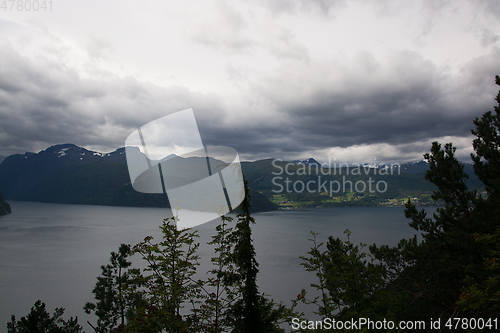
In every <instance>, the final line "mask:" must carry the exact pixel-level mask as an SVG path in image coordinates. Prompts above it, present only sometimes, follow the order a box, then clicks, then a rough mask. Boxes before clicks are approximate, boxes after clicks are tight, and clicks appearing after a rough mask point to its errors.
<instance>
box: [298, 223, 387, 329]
mask: <svg viewBox="0 0 500 333" xmlns="http://www.w3.org/2000/svg"><path fill="white" fill-rule="evenodd" d="M344 233H345V234H346V235H347V241H342V240H341V239H340V238H333V237H331V236H330V237H329V238H328V242H327V243H326V250H323V245H324V244H323V243H318V242H317V235H318V234H316V233H313V232H312V235H313V238H312V239H310V241H311V242H312V243H313V246H312V248H311V251H309V252H308V254H309V256H307V257H301V259H302V260H303V263H302V265H303V266H304V267H305V268H306V270H307V271H310V272H315V273H316V276H317V277H318V282H319V283H312V284H311V287H313V288H314V289H316V290H317V291H319V292H320V296H317V297H315V298H314V299H308V298H307V292H306V290H302V292H301V293H300V294H299V295H298V296H297V301H302V302H303V303H305V304H314V305H315V306H317V308H318V310H317V311H315V313H316V314H318V315H319V316H320V317H321V318H323V319H325V318H335V319H336V320H349V319H350V318H361V317H363V318H367V317H369V318H371V319H378V317H379V316H378V315H379V314H378V313H377V311H376V310H377V304H376V302H377V301H379V299H378V298H379V295H378V294H379V293H380V290H381V288H383V287H384V282H385V280H384V277H385V272H384V270H383V267H382V266H380V265H378V264H375V263H374V262H373V258H372V257H371V256H370V255H369V254H368V253H366V252H364V251H363V249H364V247H365V246H366V245H364V244H360V245H356V246H355V245H354V244H353V243H351V241H350V239H349V238H350V235H351V232H350V231H349V230H346V231H345V232H344ZM386 314H387V313H386V312H385V311H383V313H382V314H381V315H382V317H383V318H388V317H387V315H386Z"/></svg>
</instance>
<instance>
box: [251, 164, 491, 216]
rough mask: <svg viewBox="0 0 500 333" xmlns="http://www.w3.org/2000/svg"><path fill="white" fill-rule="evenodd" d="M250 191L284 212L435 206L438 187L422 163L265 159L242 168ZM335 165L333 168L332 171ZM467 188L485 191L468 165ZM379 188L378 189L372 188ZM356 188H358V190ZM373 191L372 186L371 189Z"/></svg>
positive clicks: (466, 167)
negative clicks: (410, 203)
mask: <svg viewBox="0 0 500 333" xmlns="http://www.w3.org/2000/svg"><path fill="white" fill-rule="evenodd" d="M241 166H242V169H243V172H244V174H245V178H246V179H247V181H248V184H249V186H251V187H252V188H254V189H256V190H258V191H260V192H261V193H262V194H264V195H265V196H267V197H268V198H270V199H271V200H273V201H274V202H276V203H278V204H279V205H280V206H281V207H282V208H292V207H295V208H296V207H318V206H319V207H337V206H342V207H344V206H378V205H382V206H384V205H389V206H394V205H399V206H401V205H403V204H404V203H405V202H406V201H407V199H408V198H409V197H410V198H412V200H414V201H415V202H417V203H418V204H421V205H434V204H439V203H435V202H433V200H432V198H431V194H432V192H433V191H435V190H436V189H437V188H436V186H435V185H434V184H432V183H430V182H428V181H427V180H426V179H425V173H426V171H427V170H428V164H427V163H426V162H425V161H420V162H410V163H404V164H402V165H400V166H399V167H398V165H371V164H367V165H355V164H351V165H350V166H348V164H346V163H345V164H341V166H342V167H341V168H340V167H338V166H339V164H335V165H334V164H333V163H332V168H331V169H329V168H317V167H316V166H315V165H313V164H309V165H307V164H305V163H300V164H297V163H293V162H287V161H281V160H273V159H266V160H260V161H255V162H242V163H241ZM335 166H337V168H334V167H335ZM463 166H464V171H465V172H466V173H467V174H468V175H469V179H468V180H467V181H466V184H467V186H468V187H469V188H470V189H476V190H478V191H479V192H481V191H484V185H483V184H482V183H481V181H480V180H479V179H478V178H477V176H476V175H475V174H474V171H473V167H472V165H471V164H467V163H464V164H463ZM377 184H378V186H379V187H378V188H377V187H376V186H377ZM356 186H357V187H356ZM370 186H371V187H370Z"/></svg>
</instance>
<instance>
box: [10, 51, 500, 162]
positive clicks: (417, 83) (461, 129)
mask: <svg viewBox="0 0 500 333" xmlns="http://www.w3.org/2000/svg"><path fill="white" fill-rule="evenodd" d="M499 58H500V51H498V50H495V51H494V52H492V53H491V54H489V55H487V56H483V57H481V58H478V59H475V60H473V61H471V62H469V63H467V64H466V65H464V67H463V68H462V69H461V71H460V72H459V73H455V74H453V73H448V72H447V71H446V70H444V69H439V68H437V67H436V66H435V65H434V64H433V63H432V62H430V61H428V60H425V59H423V58H422V57H421V56H420V55H418V54H415V53H411V52H397V53H395V54H393V55H392V56H390V57H389V58H387V59H386V61H385V62H379V61H376V60H375V58H374V57H373V56H371V55H370V54H369V53H362V54H359V55H358V56H356V57H354V58H353V60H352V61H351V62H349V63H346V62H342V61H339V60H335V59H334V60H332V61H327V62H312V63H311V64H303V63H299V62H293V61H290V62H286V63H285V64H284V65H283V67H282V68H281V69H278V70H277V71H276V72H272V73H269V74H268V75H267V76H264V77H263V78H262V79H261V80H260V81H256V82H253V83H251V84H250V86H251V88H250V89H251V90H250V91H249V94H251V95H252V96H257V97H258V99H259V100H262V101H264V103H263V104H262V105H265V106H259V107H257V106H248V105H249V103H248V104H247V106H246V107H245V108H241V109H238V108H234V107H233V105H232V104H231V101H230V100H229V97H228V96H220V95H217V94H203V93H197V92H193V91H191V90H189V89H187V88H185V87H180V86H171V87H169V88H162V87H159V86H156V85H153V84H150V83H147V82H142V81H138V80H136V79H135V78H132V77H125V78H119V77H117V76H114V75H111V74H109V73H103V75H104V76H105V77H104V79H99V80H97V79H91V78H87V77H84V76H83V75H81V74H78V72H77V71H76V70H74V69H72V68H71V67H69V66H63V65H57V64H54V63H53V62H50V61H33V60H31V59H28V58H25V57H23V56H22V55H21V54H19V53H18V52H16V51H15V50H14V49H13V48H11V47H10V46H9V45H8V44H0V119H1V122H0V147H1V152H0V154H1V155H3V157H5V156H7V155H10V154H13V153H22V152H25V151H39V150H41V149H44V148H46V147H48V146H50V145H53V144H60V143H74V144H77V145H80V146H87V147H88V146H91V147H102V149H103V150H104V151H111V150H113V149H116V148H118V147H121V146H123V145H124V141H125V139H126V137H127V136H128V135H129V134H130V133H131V132H132V131H133V130H134V129H135V128H137V127H139V126H142V125H144V124H146V123H148V122H149V121H152V120H154V119H157V118H159V117H162V116H164V115H166V114H169V113H172V112H175V111H180V110H184V109H187V108H193V109H194V111H195V115H196V118H197V121H198V127H199V129H200V132H201V136H202V139H203V140H204V143H205V144H206V145H223V146H231V147H234V148H235V149H237V150H238V151H239V152H240V154H242V155H243V156H245V157H246V158H252V157H254V158H255V157H265V156H276V157H283V156H294V155H300V154H301V153H303V152H304V151H314V150H321V149H328V148H332V147H344V148H345V147H351V146H355V145H363V144H388V145H390V146H392V147H393V148H394V151H396V152H398V151H400V152H401V156H406V155H405V153H406V154H407V153H408V152H411V151H417V150H418V149H423V151H424V152H425V151H427V150H428V147H427V146H428V141H429V140H430V139H433V138H440V137H444V136H454V137H468V136H470V129H471V128H472V127H473V124H472V120H473V119H474V117H477V116H480V115H481V114H483V113H484V112H486V111H488V110H491V109H492V107H493V105H494V100H493V98H494V96H495V95H496V92H497V91H498V87H497V86H496V85H494V81H493V80H494V75H495V74H497V73H499V72H500V68H499V65H498V63H499V62H498V59H499ZM243 98H250V97H248V96H243ZM245 104H246V102H245V101H243V102H242V103H240V105H245ZM267 114H270V115H272V116H266V115H267ZM405 145H406V146H405ZM422 147H424V148H422Z"/></svg>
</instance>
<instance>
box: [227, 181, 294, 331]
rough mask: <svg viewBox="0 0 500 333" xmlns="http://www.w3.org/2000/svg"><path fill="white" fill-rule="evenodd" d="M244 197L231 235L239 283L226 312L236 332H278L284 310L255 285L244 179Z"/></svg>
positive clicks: (254, 254) (248, 204)
mask: <svg viewBox="0 0 500 333" xmlns="http://www.w3.org/2000/svg"><path fill="white" fill-rule="evenodd" d="M244 188H245V197H244V200H243V202H242V203H241V205H240V207H239V209H240V211H241V212H240V213H239V214H238V215H237V218H238V222H237V223H236V226H235V229H234V231H233V233H232V235H231V239H232V242H233V244H234V250H233V254H232V259H231V260H232V261H233V262H234V265H235V268H236V274H235V275H233V278H234V279H235V280H233V281H230V282H231V283H238V284H239V286H240V287H239V299H238V300H237V301H236V302H235V303H234V304H233V306H232V309H231V311H229V312H228V315H229V320H232V321H233V327H234V329H233V331H232V332H238V333H240V332H241V333H253V332H259V333H260V332H281V331H282V330H281V329H280V328H279V323H280V321H283V320H285V318H286V313H287V310H286V308H285V307H284V306H283V305H282V304H279V305H277V306H276V304H274V302H273V301H271V300H268V299H267V298H266V297H265V295H263V294H260V293H259V290H258V286H257V274H258V272H259V269H258V266H259V265H258V263H257V260H256V252H255V248H254V246H253V244H252V228H251V224H254V223H255V219H254V218H253V217H252V216H251V214H250V193H249V188H248V186H247V182H246V181H245V183H244Z"/></svg>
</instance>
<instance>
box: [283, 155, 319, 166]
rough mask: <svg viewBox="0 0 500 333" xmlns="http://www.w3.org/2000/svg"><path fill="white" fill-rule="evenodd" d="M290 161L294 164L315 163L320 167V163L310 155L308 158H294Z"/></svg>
mask: <svg viewBox="0 0 500 333" xmlns="http://www.w3.org/2000/svg"><path fill="white" fill-rule="evenodd" d="M290 162H291V163H294V164H304V165H317V166H319V167H321V164H320V163H319V162H318V161H316V160H315V159H314V158H312V157H311V158H308V159H307V160H294V161H290Z"/></svg>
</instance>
